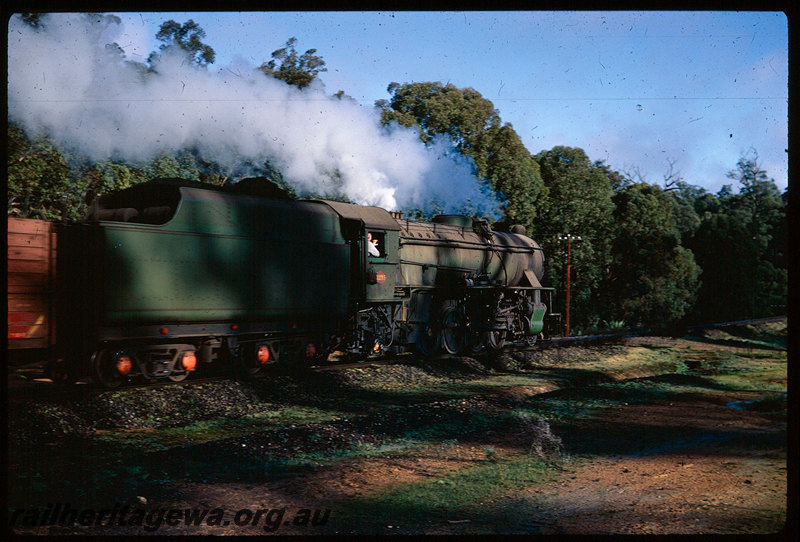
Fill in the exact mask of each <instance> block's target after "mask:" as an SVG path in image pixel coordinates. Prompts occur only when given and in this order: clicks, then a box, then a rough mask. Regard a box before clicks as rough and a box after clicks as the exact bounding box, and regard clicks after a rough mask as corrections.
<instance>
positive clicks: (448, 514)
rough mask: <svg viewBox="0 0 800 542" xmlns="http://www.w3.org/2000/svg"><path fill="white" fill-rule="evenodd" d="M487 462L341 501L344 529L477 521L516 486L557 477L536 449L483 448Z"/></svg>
mask: <svg viewBox="0 0 800 542" xmlns="http://www.w3.org/2000/svg"><path fill="white" fill-rule="evenodd" d="M484 452H485V454H486V459H485V461H484V462H483V464H480V465H477V466H475V467H471V468H467V469H464V470H461V471H459V472H457V473H454V474H450V475H447V476H443V477H440V478H437V479H431V480H424V481H422V482H419V483H415V484H408V485H403V486H399V487H394V488H392V489H389V490H386V491H383V492H380V493H378V494H377V495H374V496H371V497H368V498H364V499H358V500H355V501H349V502H346V503H343V504H340V505H338V506H337V507H336V523H335V525H336V529H337V531H338V532H339V533H347V532H355V533H382V534H390V533H392V532H394V533H397V534H412V533H416V534H421V533H424V532H425V530H427V529H429V528H431V527H435V526H436V525H447V524H448V522H449V521H455V522H461V521H465V520H469V521H473V520H476V519H477V518H478V517H480V516H483V515H485V514H486V510H487V509H488V506H487V505H489V504H491V503H492V502H493V501H495V500H497V499H500V498H501V497H503V496H504V495H505V494H506V493H507V492H509V491H510V490H513V489H514V488H519V487H525V486H531V485H536V484H540V483H544V482H547V481H549V480H552V479H553V478H554V477H555V476H556V473H555V472H554V469H553V467H552V464H550V463H547V462H545V461H543V460H542V459H540V458H538V457H536V456H534V455H531V454H521V455H515V456H505V457H497V456H496V455H494V454H493V453H492V450H491V449H489V450H484Z"/></svg>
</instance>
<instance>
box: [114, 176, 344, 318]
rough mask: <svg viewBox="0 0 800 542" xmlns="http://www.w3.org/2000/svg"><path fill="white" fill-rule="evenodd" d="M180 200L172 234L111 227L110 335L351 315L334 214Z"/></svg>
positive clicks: (316, 206) (250, 200)
mask: <svg viewBox="0 0 800 542" xmlns="http://www.w3.org/2000/svg"><path fill="white" fill-rule="evenodd" d="M180 191H181V200H180V203H179V205H178V208H177V211H176V213H175V215H174V217H173V218H172V219H171V220H170V221H169V222H167V223H166V224H163V225H142V224H133V223H115V222H103V223H101V225H102V230H103V233H104V234H103V236H102V240H101V242H102V243H103V245H104V246H103V250H100V251H99V253H100V254H103V255H104V256H103V261H102V262H100V263H101V269H102V276H101V280H102V284H103V288H102V291H103V294H104V299H103V302H104V303H103V307H104V311H103V314H102V317H101V321H102V322H103V323H104V324H105V325H123V324H126V323H130V324H134V323H136V324H139V323H144V322H152V323H169V322H173V323H190V322H208V323H213V322H220V321H224V322H238V321H253V320H258V321H279V320H286V319H296V320H299V321H302V320H303V319H311V318H319V317H320V316H322V315H324V316H325V317H327V318H328V319H330V320H335V319H336V318H337V317H341V316H344V315H345V314H346V311H347V306H348V292H349V286H350V285H349V276H350V275H349V261H350V260H349V257H350V256H349V246H348V245H346V244H345V240H344V238H343V237H342V235H341V231H340V226H339V217H338V216H337V214H336V213H334V212H333V211H332V210H331V209H330V208H329V207H327V206H326V205H324V204H321V203H311V202H298V201H291V200H278V199H270V198H262V197H254V196H242V195H236V194H229V193H224V192H219V191H211V190H202V189H195V188H186V187H182V188H180Z"/></svg>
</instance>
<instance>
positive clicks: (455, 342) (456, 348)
mask: <svg viewBox="0 0 800 542" xmlns="http://www.w3.org/2000/svg"><path fill="white" fill-rule="evenodd" d="M441 320H442V331H441V336H442V347H443V348H444V350H445V352H447V353H448V354H451V355H453V356H454V355H456V354H458V353H459V352H461V350H462V349H463V348H464V345H465V343H466V335H465V331H464V314H463V313H462V312H461V311H460V310H459V309H458V308H457V307H447V308H446V309H444V311H442V317H441Z"/></svg>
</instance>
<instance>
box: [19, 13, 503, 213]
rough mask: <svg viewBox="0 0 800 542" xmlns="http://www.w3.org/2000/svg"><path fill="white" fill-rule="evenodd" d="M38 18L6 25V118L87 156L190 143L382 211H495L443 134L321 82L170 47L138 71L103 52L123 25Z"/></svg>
mask: <svg viewBox="0 0 800 542" xmlns="http://www.w3.org/2000/svg"><path fill="white" fill-rule="evenodd" d="M41 21H42V23H43V25H42V27H41V28H34V27H32V26H31V25H29V24H27V23H25V22H24V21H22V20H21V19H20V17H18V16H14V17H11V19H10V22H9V26H8V114H9V120H11V121H12V122H16V123H18V124H20V125H21V126H22V127H23V128H24V129H25V130H26V132H28V133H29V134H31V135H38V134H40V133H46V134H47V135H49V136H50V137H51V138H52V139H53V140H54V141H56V142H57V143H58V144H59V145H61V146H63V147H65V148H68V149H71V150H74V151H77V152H79V153H80V154H82V155H85V156H88V157H89V158H90V159H91V160H94V161H100V160H105V159H113V160H120V161H128V162H131V163H141V162H144V161H147V160H149V159H150V158H152V157H153V156H155V155H157V154H158V153H160V152H164V151H166V152H169V153H174V152H177V151H180V150H182V149H197V151H198V152H199V154H200V155H201V156H202V157H204V158H205V159H208V160H212V161H214V162H216V163H218V164H220V165H222V166H225V167H230V168H236V167H238V166H240V165H241V164H242V163H244V162H248V161H250V162H256V163H263V162H264V161H266V160H268V161H269V162H270V163H272V164H273V165H275V166H276V167H277V168H278V169H279V170H280V171H281V174H282V175H283V177H284V179H286V180H287V181H288V182H290V183H291V184H292V185H293V186H294V187H295V189H296V190H297V192H298V193H300V194H304V193H323V194H325V193H327V194H329V193H331V191H332V190H338V192H339V193H341V194H343V195H345V196H346V197H348V198H349V199H351V200H352V201H354V202H356V203H360V204H364V205H377V206H380V207H384V208H387V209H412V208H417V209H423V210H428V211H429V210H431V206H432V205H437V206H438V207H440V208H441V210H443V211H444V212H456V211H458V210H459V209H463V208H469V209H471V210H472V211H473V212H475V213H476V214H487V213H488V214H491V213H493V212H496V210H497V209H498V201H497V200H496V199H495V197H494V194H493V193H491V192H490V191H487V190H486V189H485V188H484V187H483V186H482V185H481V184H480V182H479V181H478V179H477V178H476V177H475V176H474V174H473V171H472V163H471V161H470V160H469V159H467V158H465V157H463V156H462V155H460V154H458V153H455V152H454V151H452V148H451V146H450V145H449V142H448V141H446V140H444V139H442V140H439V141H436V142H435V143H434V144H433V145H429V146H425V145H424V144H423V143H422V142H421V141H420V140H419V138H418V135H417V133H416V132H415V131H414V130H411V129H407V128H403V127H400V126H398V125H393V126H390V127H388V128H387V127H383V126H381V124H380V116H379V113H378V111H377V110H375V109H373V108H367V107H363V106H361V105H359V104H357V103H356V102H354V101H352V100H348V99H339V98H336V97H332V96H328V95H326V94H325V92H324V87H323V86H322V84H320V83H317V84H312V85H311V86H309V87H307V88H305V89H302V90H301V89H298V88H296V87H294V86H291V85H288V84H286V83H284V82H282V81H279V80H277V79H274V78H271V77H267V76H265V75H264V74H263V73H261V72H259V71H257V70H256V69H255V67H253V66H247V65H245V64H240V65H233V66H227V67H225V68H222V69H217V68H213V65H212V66H211V67H209V68H208V69H206V68H202V67H199V66H197V65H195V64H193V63H192V62H188V61H187V60H186V58H185V57H184V56H182V55H180V54H166V53H165V54H164V55H162V57H161V58H160V59H159V60H158V61H157V62H156V63H155V64H154V68H155V71H156V73H148V74H143V73H142V70H141V68H142V65H141V64H139V65H138V68H137V65H136V63H133V62H128V61H126V59H125V58H124V55H121V54H116V55H115V54H113V53H111V52H109V50H108V49H107V48H106V44H110V43H113V42H115V41H116V39H117V37H118V36H120V35H121V34H122V30H123V28H122V26H121V24H119V23H115V22H112V21H110V20H109V19H106V18H102V17H87V16H86V15H85V14H48V15H45V16H43V18H42V20H41ZM212 46H213V44H212Z"/></svg>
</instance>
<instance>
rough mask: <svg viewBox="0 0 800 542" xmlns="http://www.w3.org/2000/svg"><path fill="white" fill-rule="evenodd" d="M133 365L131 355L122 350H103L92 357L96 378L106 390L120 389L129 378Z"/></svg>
mask: <svg viewBox="0 0 800 542" xmlns="http://www.w3.org/2000/svg"><path fill="white" fill-rule="evenodd" d="M133 364H134V361H133V358H132V357H131V355H130V354H128V353H127V352H125V351H121V350H118V351H114V350H101V351H100V352H95V353H94V354H93V355H92V368H93V369H94V376H95V377H96V378H97V380H98V382H100V384H102V385H103V386H104V387H106V388H116V387H119V386H120V384H122V383H123V382H124V381H125V380H126V379H127V378H128V374H130V372H131V369H133Z"/></svg>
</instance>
